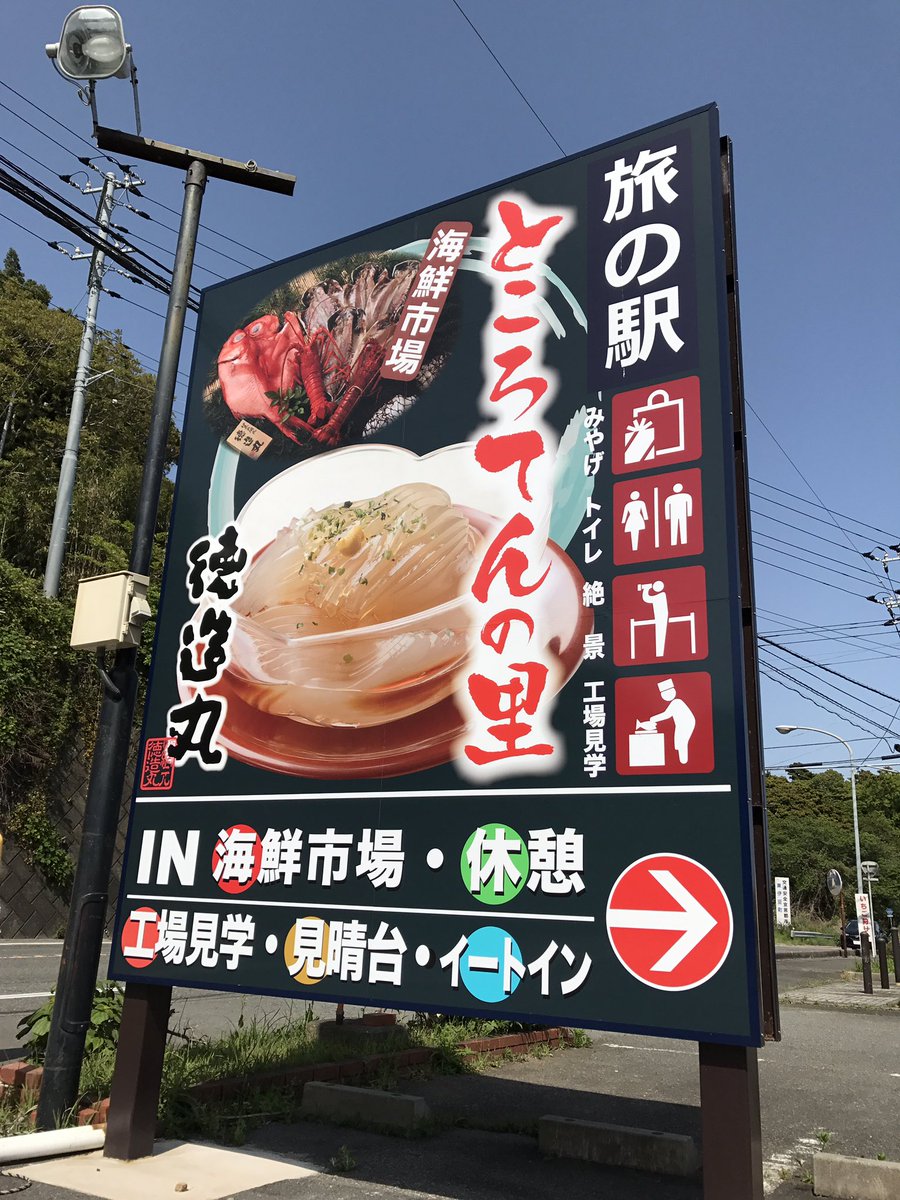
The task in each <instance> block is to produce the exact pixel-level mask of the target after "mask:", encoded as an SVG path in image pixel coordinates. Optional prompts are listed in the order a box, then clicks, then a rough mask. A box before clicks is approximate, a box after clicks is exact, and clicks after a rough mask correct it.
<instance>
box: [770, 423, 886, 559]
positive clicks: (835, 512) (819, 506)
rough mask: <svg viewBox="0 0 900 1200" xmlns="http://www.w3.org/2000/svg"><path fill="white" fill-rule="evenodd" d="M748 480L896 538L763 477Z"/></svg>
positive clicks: (857, 518)
mask: <svg viewBox="0 0 900 1200" xmlns="http://www.w3.org/2000/svg"><path fill="white" fill-rule="evenodd" d="M756 415H757V417H758V416H759V414H758V413H757V414H756ZM766 432H770V431H769V430H767V431H766ZM770 436H771V433H770ZM750 480H751V482H752V483H757V484H759V485H760V486H761V487H767V488H769V489H771V491H773V492H780V493H781V495H782V496H790V497H791V498H792V499H793V500H799V501H800V503H801V504H808V505H809V506H810V507H811V508H823V509H825V510H826V511H827V512H834V515H835V516H836V517H844V518H845V519H846V520H848V521H852V522H853V524H854V525H867V526H868V527H869V529H874V530H875V532H876V533H880V534H883V535H884V536H885V537H889V538H892V539H896V537H897V534H894V533H889V532H888V531H887V530H886V529H880V528H879V527H878V526H877V525H872V524H870V523H869V522H868V521H863V520H860V518H859V517H853V516H851V515H850V514H849V513H842V512H838V511H837V509H828V508H827V506H826V505H825V504H823V503H821V502H819V501H815V500H807V499H806V497H805V496H798V495H797V493H796V492H789V491H788V490H787V489H786V488H780V487H776V486H775V484H774V483H766V481H765V480H764V479H757V478H756V477H755V476H753V475H751V476H750ZM757 494H758V493H757ZM760 499H761V500H762V499H766V497H764V496H760ZM773 503H774V502H773ZM837 544H838V545H840V544H841V543H837Z"/></svg>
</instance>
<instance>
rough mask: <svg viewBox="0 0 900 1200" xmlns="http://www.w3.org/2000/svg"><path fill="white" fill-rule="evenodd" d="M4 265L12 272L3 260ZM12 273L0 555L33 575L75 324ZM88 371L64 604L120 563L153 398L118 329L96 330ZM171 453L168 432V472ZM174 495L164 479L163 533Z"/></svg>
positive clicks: (2, 348) (5, 328) (38, 563)
mask: <svg viewBox="0 0 900 1200" xmlns="http://www.w3.org/2000/svg"><path fill="white" fill-rule="evenodd" d="M6 262H7V265H8V266H9V265H11V266H13V267H14V266H16V264H10V256H9V255H7V259H6ZM19 275H21V268H19V270H18V272H16V271H14V270H13V271H10V272H8V271H7V270H4V272H3V273H2V274H0V398H2V399H0V403H4V408H5V404H8V403H10V402H12V404H13V406H14V407H13V425H12V430H11V432H10V435H9V437H8V439H7V443H6V449H5V454H4V458H3V460H2V462H0V555H2V556H3V557H4V558H5V559H6V560H7V561H8V562H11V563H12V564H13V565H15V566H17V567H20V568H21V569H22V570H24V571H26V572H27V573H28V574H30V575H35V576H37V575H42V574H43V570H44V564H45V559H46V554H47V545H48V541H49V536H50V526H51V524H52V520H53V507H54V503H55V499H56V486H57V482H58V479H59V467H60V463H61V461H62V455H63V450H64V449H65V444H66V429H67V425H68V416H69V408H70V404H71V398H72V384H73V379H74V374H75V364H76V361H77V358H78V348H79V343H80V340H81V332H82V325H81V322H80V321H79V320H78V318H77V317H75V316H73V315H72V314H71V313H66V312H60V311H58V310H55V309H51V308H50V307H48V303H47V302H46V301H44V300H42V299H41V297H40V296H39V295H36V294H35V293H34V291H33V290H32V289H30V288H29V286H28V281H27V280H22V279H20V278H18V276H19ZM38 286H40V285H38ZM44 290H46V289H44ZM48 300H49V295H48ZM91 370H92V374H95V375H102V378H100V379H97V380H96V381H95V382H93V383H92V384H91V385H90V387H89V389H88V393H87V401H86V405H85V412H84V423H83V428H82V431H81V446H80V453H79V460H78V473H77V478H76V485H75V493H74V496H73V500H72V513H71V517H70V520H69V539H68V544H67V553H66V562H65V567H64V571H63V579H62V588H61V595H62V596H63V597H64V598H71V597H72V596H73V595H74V592H75V589H76V587H77V583H78V579H79V578H82V577H83V576H85V575H96V574H100V573H102V572H104V571H114V570H118V569H120V568H121V567H122V566H123V565H126V563H127V556H128V549H129V547H130V544H131V532H132V520H133V516H134V512H135V509H136V506H137V497H138V492H139V488H140V480H141V471H142V468H143V461H144V450H145V446H146V437H147V429H148V427H149V421H150V407H151V403H152V399H153V382H154V381H153V376H152V375H148V374H147V373H146V372H145V371H143V370H142V369H141V367H140V364H139V363H138V360H137V359H136V358H135V356H134V355H133V354H132V353H131V351H130V350H129V349H128V348H127V347H126V346H125V345H124V343H123V342H122V338H121V335H120V334H119V333H118V332H116V333H112V334H108V333H103V332H98V335H97V339H96V341H95V344H94V353H93V358H92V362H91ZM104 373H105V374H104ZM4 415H5V412H4ZM177 454H178V432H177V430H176V429H175V427H174V426H172V429H171V431H170V437H169V444H168V462H167V466H171V465H172V464H173V463H174V461H175V459H176V457H177ZM171 498H172V486H171V484H170V483H169V482H168V481H166V483H165V484H164V487H163V493H162V499H161V504H160V520H159V525H158V529H159V531H160V532H163V531H164V530H165V529H166V528H167V527H168V520H169V513H170V510H171Z"/></svg>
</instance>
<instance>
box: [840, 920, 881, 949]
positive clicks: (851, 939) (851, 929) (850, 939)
mask: <svg viewBox="0 0 900 1200" xmlns="http://www.w3.org/2000/svg"><path fill="white" fill-rule="evenodd" d="M844 933H845V935H846V937H847V949H848V950H853V951H854V952H855V953H856V954H858V953H859V921H857V919H856V917H854V918H853V920H852V921H848V922H847V924H846V925H845V926H844ZM875 937H876V938H880V937H884V933H883V932H882V929H881V926H880V925H879V923H878V922H877V921H876V922H875ZM840 940H841V939H840V936H838V943H839V944H840ZM872 949H873V950H874V949H875V947H874V946H873V947H872Z"/></svg>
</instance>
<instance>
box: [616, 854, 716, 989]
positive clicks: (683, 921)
mask: <svg viewBox="0 0 900 1200" xmlns="http://www.w3.org/2000/svg"><path fill="white" fill-rule="evenodd" d="M606 931H607V934H608V935H609V940H610V943H611V945H612V948H613V950H614V952H615V954H616V957H617V958H618V960H619V962H620V963H621V964H622V966H623V967H624V968H625V970H626V971H629V972H630V973H631V974H632V975H633V976H634V977H635V978H636V979H639V980H640V981H641V982H642V983H646V984H647V985H648V986H649V987H652V988H659V989H660V990H661V991H669V992H683V991H687V990H688V989H689V988H695V987H699V985H700V984H701V983H705V982H706V980H707V979H710V978H712V976H713V975H715V973H716V972H717V971H718V970H719V968H720V967H721V966H722V964H723V963H724V961H725V959H726V958H727V957H728V951H729V950H730V949H731V941H732V937H733V934H734V918H733V916H732V912H731V905H730V904H729V902H728V896H727V895H726V893H725V889H724V888H723V887H722V885H721V883H719V881H718V879H716V877H715V875H713V874H712V872H711V871H708V870H707V869H706V867H704V866H703V865H702V864H701V863H698V862H697V861H696V860H695V859H693V858H687V857H686V856H685V855H683V854H649V855H647V857H646V858H640V859H638V861H637V862H633V863H632V864H631V866H629V867H626V869H625V870H624V871H623V872H622V874H621V875H620V876H619V878H618V879H617V880H616V882H615V883H614V884H613V888H612V891H611V892H610V894H609V901H608V902H607V906H606Z"/></svg>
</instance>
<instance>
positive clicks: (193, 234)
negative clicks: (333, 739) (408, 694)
mask: <svg viewBox="0 0 900 1200" xmlns="http://www.w3.org/2000/svg"><path fill="white" fill-rule="evenodd" d="M95 137H96V139H97V144H98V146H99V147H100V148H101V149H103V150H106V151H108V152H111V153H118V154H122V155H124V156H127V157H128V158H132V157H137V158H144V159H147V160H149V161H151V162H162V163H164V164H166V165H168V166H179V167H181V168H182V169H183V170H185V177H184V203H183V205H182V210H181V225H180V229H179V233H178V246H177V248H176V251H175V263H174V267H173V270H172V286H171V289H170V291H169V303H168V308H167V311H166V323H165V328H164V330H163V342H162V349H161V351H160V360H159V370H158V371H157V375H156V389H155V391H154V395H153V409H152V412H151V416H150V429H149V431H148V435H147V452H146V456H145V459H144V471H143V475H142V477H141V492H140V496H139V498H138V507H137V513H136V516H135V524H134V535H133V539H132V544H131V559H130V562H129V568H130V570H132V571H134V572H135V573H136V574H138V575H147V574H149V571H150V556H151V552H152V549H153V536H154V533H155V532H156V517H157V510H158V506H159V493H160V489H161V487H162V478H163V473H164V466H165V453H166V442H167V439H168V434H169V424H170V421H171V413H172V401H173V398H174V394H175V375H176V371H177V368H178V358H179V354H180V352H181V342H182V335H183V333H184V319H185V315H186V312H187V307H188V296H189V287H190V281H191V272H192V269H193V264H194V251H195V248H196V244H197V230H198V227H199V224H200V207H201V203H202V200H203V194H204V191H205V189H206V180H207V176H208V175H210V176H213V177H217V178H220V179H228V180H231V181H233V182H238V183H242V184H244V185H246V186H249V187H256V188H262V189H265V190H267V191H273V192H280V193H281V194H283V195H291V194H292V192H293V189H294V183H295V180H294V177H293V176H292V175H284V174H282V173H280V172H278V171H268V170H265V169H264V168H262V167H258V166H257V165H256V163H252V164H247V163H238V162H235V161H233V160H231V159H226V158H221V157H219V156H218V155H211V154H205V153H202V152H201V151H197V150H187V149H184V148H182V147H179V146H171V145H169V144H168V143H165V142H157V141H150V140H148V139H145V138H141V137H134V136H133V135H130V134H123V133H120V132H119V131H118V130H110V129H104V128H102V127H99V128H98V129H96V130H95ZM136 659H137V650H136V649H133V648H119V649H118V650H117V651H116V654H115V658H114V660H113V663H112V666H111V668H110V670H109V673H108V675H107V676H106V678H105V679H104V694H103V704H102V706H101V709H100V718H99V722H98V729H97V740H96V743H95V747H94V757H93V761H92V763H91V779H90V785H89V789H88V797H87V804H86V806H85V818H84V832H83V836H82V841H81V849H80V852H79V855H78V865H77V867H76V871H75V881H74V884H73V887H72V903H71V906H70V909H69V920H68V924H67V926H66V935H65V939H64V941H63V950H62V957H61V960H60V966H59V976H58V980H57V989H56V1003H55V1004H54V1008H53V1017H52V1021H51V1026H50V1034H49V1038H48V1043H47V1053H46V1056H45V1059H44V1076H43V1080H42V1082H41V1094H40V1099H39V1103H38V1109H37V1127H38V1129H52V1128H54V1127H56V1126H58V1125H59V1123H60V1121H61V1119H62V1115H63V1114H64V1113H65V1111H66V1110H67V1109H69V1108H71V1106H72V1105H73V1104H74V1102H75V1100H76V1099H77V1096H78V1080H79V1077H80V1074H81V1063H82V1058H83V1056H84V1042H85V1036H86V1033H87V1030H88V1027H89V1025H90V1017H91V1004H92V1001H93V996H94V986H95V984H96V980H97V968H98V964H99V960H100V951H101V945H102V938H103V928H104V922H105V919H106V905H107V900H108V888H109V872H110V867H111V864H112V854H113V848H114V845H115V836H116V825H117V820H118V815H119V809H120V807H121V802H122V788H123V786H124V780H125V772H126V767H127V762H128V748H129V743H130V738H131V728H132V722H133V718H134V707H135V698H136V694H137V672H136V669H135V662H136ZM170 997H171V988H166V987H153V986H151V987H145V986H144V987H142V985H136V984H132V983H129V984H128V985H127V986H126V989H125V1004H124V1009H123V1013H122V1026H121V1030H120V1036H119V1046H120V1048H121V1049H122V1051H123V1055H122V1056H121V1057H120V1058H119V1059H117V1066H116V1073H115V1076H114V1078H113V1093H114V1094H115V1095H116V1097H117V1099H116V1101H115V1103H116V1105H117V1109H116V1119H115V1121H113V1122H112V1124H111V1125H110V1129H109V1133H108V1137H107V1145H106V1153H107V1155H108V1156H110V1157H113V1158H126V1159H130V1158H137V1157H142V1156H143V1155H146V1154H149V1153H150V1150H148V1149H147V1145H148V1141H147V1139H148V1137H149V1145H150V1147H151V1148H152V1144H153V1136H154V1132H155V1128H156V1107H157V1102H158V1098H159V1084H160V1078H161V1074H162V1048H163V1046H164V1044H165V1030H166V1026H167V1022H168V1015H169V1000H170ZM160 1033H161V1035H162V1042H160V1041H159V1038H158V1037H157V1036H156V1035H157V1034H160ZM128 1045H134V1046H135V1047H136V1048H137V1051H138V1060H139V1061H138V1064H137V1066H135V1065H134V1064H132V1063H131V1062H130V1061H129V1059H128V1056H127V1053H126V1046H128ZM157 1051H158V1053H157Z"/></svg>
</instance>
